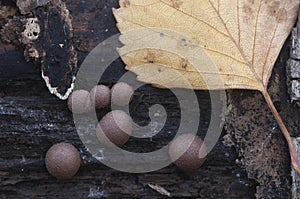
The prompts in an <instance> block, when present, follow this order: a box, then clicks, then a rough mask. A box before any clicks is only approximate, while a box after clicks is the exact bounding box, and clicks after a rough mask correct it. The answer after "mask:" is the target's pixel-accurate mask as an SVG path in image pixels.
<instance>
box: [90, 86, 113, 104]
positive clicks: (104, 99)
mask: <svg viewBox="0 0 300 199" xmlns="http://www.w3.org/2000/svg"><path fill="white" fill-rule="evenodd" d="M90 96H91V102H92V104H93V105H94V106H95V108H104V107H106V106H107V105H108V104H109V102H110V89H109V88H108V87H107V86H105V85H97V86H95V87H94V88H93V89H92V90H91V92H90Z"/></svg>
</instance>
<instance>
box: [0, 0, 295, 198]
mask: <svg viewBox="0 0 300 199" xmlns="http://www.w3.org/2000/svg"><path fill="white" fill-rule="evenodd" d="M67 7H68V8H69V10H70V13H71V15H72V16H73V28H74V45H75V49H76V50H77V52H78V57H79V59H78V61H79V65H80V63H82V61H83V60H84V58H85V56H86V55H87V54H88V52H90V51H91V50H92V49H93V48H94V47H95V46H96V45H97V44H98V43H99V42H101V41H103V40H105V39H106V38H108V37H109V36H111V35H113V34H116V33H117V32H118V31H117V29H116V26H115V20H114V18H113V15H112V11H111V8H112V7H115V8H116V7H118V1H117V0H105V1H101V2H97V1H93V0H86V1H70V0H68V1H67ZM285 50H286V51H287V52H288V50H287V49H285ZM285 58H286V55H283V56H281V57H280V59H283V60H284V59H285ZM0 60H1V61H0V151H1V152H0V160H1V161H0V171H1V172H0V198H14V199H15V198H88V197H90V198H144V199H150V198H155V199H156V198H166V197H165V196H162V195H160V194H159V193H157V192H156V191H154V190H152V189H151V188H149V186H148V185H147V184H149V183H151V184H158V185H160V186H162V187H164V188H165V189H167V190H168V191H169V192H170V193H171V194H172V196H173V198H178V199H179V198H180V199H181V198H225V199H226V198H228V199H229V198H247V199H248V198H254V197H255V193H256V186H258V185H259V184H258V183H257V182H256V181H254V180H250V179H248V177H247V174H246V172H245V170H243V169H241V168H240V167H239V166H237V164H236V159H237V158H238V156H237V153H236V150H237V151H238V152H239V151H240V150H243V145H242V144H243V143H241V144H237V145H236V147H237V148H236V149H235V148H234V147H229V146H225V145H224V144H223V142H222V138H221V139H220V141H219V142H218V143H217V145H216V147H215V148H214V150H213V151H212V152H211V153H210V154H209V156H208V159H207V161H206V162H205V164H204V165H203V167H201V168H200V169H198V170H196V171H195V172H192V173H184V172H181V171H179V170H177V169H176V168H175V167H174V166H173V165H171V166H169V167H167V168H164V169H161V170H159V171H156V172H152V173H148V174H128V173H121V172H118V171H115V170H112V169H110V168H108V167H106V166H104V165H102V164H101V163H100V162H98V161H96V160H95V159H94V158H92V157H91V155H90V154H89V153H88V152H87V151H86V149H85V147H84V145H83V144H82V142H81V140H80V139H79V137H78V135H77V133H76V130H75V126H74V124H73V119H72V115H71V113H70V112H69V111H68V109H67V104H66V102H65V101H61V100H59V99H57V98H56V97H55V96H53V95H51V94H50V93H49V92H48V89H47V88H46V86H45V84H44V81H43V79H42V78H41V77H40V69H39V67H40V66H39V65H34V64H32V63H26V62H25V61H24V59H23V50H22V48H20V47H14V46H9V45H7V44H0ZM282 63H283V62H281V64H282ZM281 66H282V65H281ZM280 71H281V70H279V74H280ZM124 72H125V70H124V65H123V63H122V62H121V61H120V60H116V61H115V62H114V63H113V64H112V65H111V67H110V68H109V69H108V71H106V73H105V75H104V76H103V78H102V80H101V82H103V83H104V84H106V85H108V86H110V87H111V86H112V85H113V83H115V82H116V80H117V79H118V78H119V77H120V76H121V75H122V74H123V73H124ZM271 82H275V83H276V78H271ZM281 86H283V87H284V84H283V85H282V84H281ZM280 90H282V88H281V89H280ZM276 92H278V90H274V91H271V93H276ZM243 93H244V96H242V97H243V98H247V97H253V96H252V95H253V93H252V92H250V93H249V92H248V91H244V92H243ZM206 94H207V93H206V92H200V91H199V92H197V95H198V97H199V100H200V101H201V102H202V105H201V107H200V108H201V109H202V110H203V116H202V117H203V118H202V119H201V125H200V126H201V128H200V130H199V133H200V134H201V135H202V134H203V132H204V131H205V128H207V126H206V125H207V122H208V121H207V118H208V117H209V114H205V113H209V111H208V110H209V106H208V104H209V99H207V95H206ZM234 95H235V96H240V93H239V92H236V93H235V94H234ZM254 95H259V94H254ZM282 95H284V96H285V98H281V97H276V96H277V95H272V96H273V97H274V96H275V100H276V99H277V101H282V100H287V96H286V94H284V93H282ZM158 96H161V97H163V99H164V101H165V104H167V108H168V110H169V112H170V114H172V115H173V117H172V118H171V121H170V123H169V124H168V125H167V126H166V129H165V130H164V131H163V132H161V133H160V135H159V136H158V137H157V138H156V139H154V140H153V141H151V142H150V141H149V142H147V143H146V144H145V143H136V142H135V141H132V142H131V143H129V144H130V145H129V146H128V147H129V149H134V150H137V151H142V150H143V149H144V148H155V147H160V146H162V145H165V144H166V143H168V142H169V141H170V139H171V137H170V135H169V134H168V133H167V132H168V131H169V130H174V129H176V125H174V124H176V121H178V118H179V116H178V105H177V104H176V103H174V97H173V96H172V95H171V94H169V93H166V92H165V91H164V90H160V89H155V88H152V87H150V86H147V87H145V88H143V89H142V90H140V91H138V92H137V93H135V99H134V100H135V101H134V103H132V109H131V110H132V116H133V118H134V119H135V121H136V122H139V123H141V124H143V122H145V123H147V119H148V112H147V111H148V107H149V106H150V105H151V104H152V103H160V102H161V98H160V97H158ZM238 99H241V98H238ZM261 100H263V99H261ZM237 103H238V102H237ZM287 103H288V102H287V101H285V102H284V103H283V104H282V110H281V114H283V115H291V114H293V113H296V112H297V111H296V108H295V107H294V106H291V105H289V106H286V104H287ZM284 107H287V110H285V109H284ZM292 109H295V110H294V112H291V110H292ZM107 111H108V109H105V110H103V111H101V112H99V113H98V115H99V117H101V116H102V115H103V114H104V113H105V112H107ZM241 111H243V110H241ZM287 113H288V114H287ZM295 117H296V118H299V117H298V116H295ZM288 126H289V128H290V129H291V130H292V132H296V129H297V128H296V125H295V122H293V121H292V120H291V121H288ZM224 133H225V132H224ZM294 135H296V133H294ZM61 141H66V142H70V143H72V144H74V145H75V146H76V147H77V148H78V149H79V150H80V154H81V157H82V160H83V161H82V165H81V168H80V171H79V173H78V174H77V175H76V176H75V177H74V178H73V179H71V180H70V181H67V182H58V181H57V180H56V179H54V178H53V177H51V176H50V175H49V174H48V173H47V171H46V168H45V165H44V156H45V154H46V151H47V150H48V149H49V148H50V146H51V145H52V144H54V143H57V142H61ZM259 141H260V140H257V142H259ZM274 144H275V145H278V143H277V142H274ZM281 145H282V142H280V144H279V145H278V146H281ZM266 150H267V149H266ZM275 153H276V151H275ZM285 155H286V156H285ZM284 157H285V158H284ZM286 157H288V153H287V151H286V150H284V151H283V152H282V153H281V154H280V157H279V158H281V160H282V161H284V160H286ZM286 164H288V163H286ZM287 166H289V165H287ZM247 169H248V171H249V168H247ZM279 175H280V176H281V178H283V179H284V180H285V181H286V176H288V175H289V171H287V170H283V171H282V173H280V174H279ZM287 180H288V179H287ZM270 183H272V182H270ZM271 186H272V185H271ZM289 186H290V185H288V184H283V187H282V189H280V190H278V189H276V187H273V189H266V188H265V187H262V188H261V189H260V191H261V192H260V193H262V195H261V196H262V197H268V196H270V193H269V192H268V190H271V191H273V192H274V194H275V195H274V197H277V198H278V197H280V196H282V193H283V192H288V188H289ZM264 188H265V189H264ZM276 191H277V192H276ZM276 194H277V195H276Z"/></svg>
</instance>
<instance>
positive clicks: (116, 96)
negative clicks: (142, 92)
mask: <svg viewBox="0 0 300 199" xmlns="http://www.w3.org/2000/svg"><path fill="white" fill-rule="evenodd" d="M133 93H134V91H133V88H132V87H131V86H130V85H128V84H127V83H125V82H118V83H116V84H115V85H114V86H113V87H112V88H111V101H112V103H114V104H116V105H119V106H124V105H127V104H129V102H130V100H131V97H132V94H133Z"/></svg>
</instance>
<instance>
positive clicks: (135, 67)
mask: <svg viewBox="0 0 300 199" xmlns="http://www.w3.org/2000/svg"><path fill="white" fill-rule="evenodd" d="M298 8H299V1H298V0H228V1H220V0H184V1H183V0H120V8H119V9H117V10H114V15H115V17H116V19H117V22H118V24H117V25H118V28H119V30H120V31H121V33H122V34H123V36H122V37H120V40H121V41H122V43H123V44H124V47H122V48H121V49H120V50H119V51H120V54H121V56H122V59H123V60H124V62H125V63H126V65H127V66H126V67H127V69H129V70H131V71H133V72H135V73H136V74H137V75H138V79H139V80H142V81H145V82H148V83H153V84H166V83H167V86H170V87H188V88H189V86H188V85H187V84H182V82H183V81H179V83H178V78H176V77H179V76H182V77H185V78H187V79H188V80H189V81H190V84H191V86H192V87H193V88H194V89H208V87H207V85H206V84H205V82H206V81H210V82H219V80H222V82H223V83H224V85H223V84H213V83H212V84H211V85H210V87H209V89H222V88H225V89H237V88H239V89H253V90H259V91H261V92H262V94H263V95H264V97H265V99H266V102H267V103H268V105H269V107H270V109H271V111H272V113H273V114H274V117H275V119H276V120H277V122H278V124H279V126H280V128H281V130H282V132H283V134H284V135H285V137H286V139H287V142H288V144H289V149H290V153H291V160H292V164H293V166H294V168H295V169H296V170H297V172H298V173H300V168H299V167H298V165H297V161H296V159H297V158H296V155H295V151H294V148H293V146H292V142H291V138H290V135H289V133H288V131H287V129H286V127H285V125H284V123H283V121H282V119H281V118H280V116H279V114H278V112H277V110H276V109H275V107H274V105H273V103H272V100H271V98H270V96H269V94H268V92H267V85H268V81H269V78H270V76H271V73H272V69H273V65H274V63H275V61H276V58H277V56H278V54H279V52H280V50H281V48H282V45H283V43H284V42H285V40H286V38H287V37H288V35H289V33H290V31H291V29H292V27H293V25H294V23H295V20H296V16H297V11H298ZM139 28H146V29H147V30H148V31H149V32H148V33H147V34H141V35H138V34H137V35H136V36H135V37H132V36H131V37H130V36H126V34H125V33H126V32H128V31H130V30H137V29H139ZM163 29H167V30H171V31H173V32H176V33H179V34H180V35H183V36H184V37H176V36H174V35H172V33H167V36H169V37H168V38H172V39H171V40H172V41H169V42H171V43H172V45H173V48H174V45H175V46H177V47H178V48H180V49H181V50H179V51H176V52H175V53H174V52H166V51H164V50H162V49H164V48H163V46H164V45H168V42H165V40H163V39H159V36H158V35H160V37H164V35H165V32H160V34H157V31H158V30H163ZM151 31H152V32H153V34H151V33H150V32H151ZM146 32H147V31H146ZM155 33H156V34H155ZM124 35H125V36H124ZM153 35H154V36H153ZM174 41H175V42H174ZM155 42H158V43H162V44H161V45H160V44H158V46H156V47H155V48H154V46H151V44H153V43H155ZM163 42H165V43H163ZM140 43H144V44H146V45H145V46H147V45H148V46H149V47H148V48H142V46H140V48H137V47H138V45H139V44H140ZM182 43H184V44H182ZM156 45H157V44H156ZM161 47H162V49H161ZM130 48H131V49H132V48H133V49H135V50H134V51H128V50H129V49H130ZM173 48H172V50H173ZM126 51H127V52H128V53H124V52H126ZM192 51H197V52H199V53H195V54H194V57H193V56H191V55H192V54H187V55H186V54H184V53H185V52H192ZM180 53H182V54H183V55H184V56H183V57H184V58H183V59H182V58H181V57H180ZM178 55H179V56H178ZM189 55H190V56H189ZM195 57H197V58H198V59H201V60H204V61H202V63H201V62H197V64H194V65H193V60H192V59H193V58H195ZM210 60H212V61H210ZM171 71H176V72H177V73H178V74H177V75H175V76H174V74H173V73H172V72H171Z"/></svg>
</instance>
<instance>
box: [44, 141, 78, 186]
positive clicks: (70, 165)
mask: <svg viewBox="0 0 300 199" xmlns="http://www.w3.org/2000/svg"><path fill="white" fill-rule="evenodd" d="M80 162H81V159H80V155H79V152H78V150H77V149H76V148H75V147H74V146H73V145H72V144H69V143H64V142H62V143H58V144H55V145H53V146H52V147H51V148H50V149H49V150H48V152H47V154H46V157H45V163H46V168H47V170H48V172H49V173H50V174H51V175H52V176H54V177H56V178H57V179H60V180H65V179H69V178H71V177H73V176H74V175H75V174H76V173H77V171H78V170H79V167H80Z"/></svg>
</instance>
